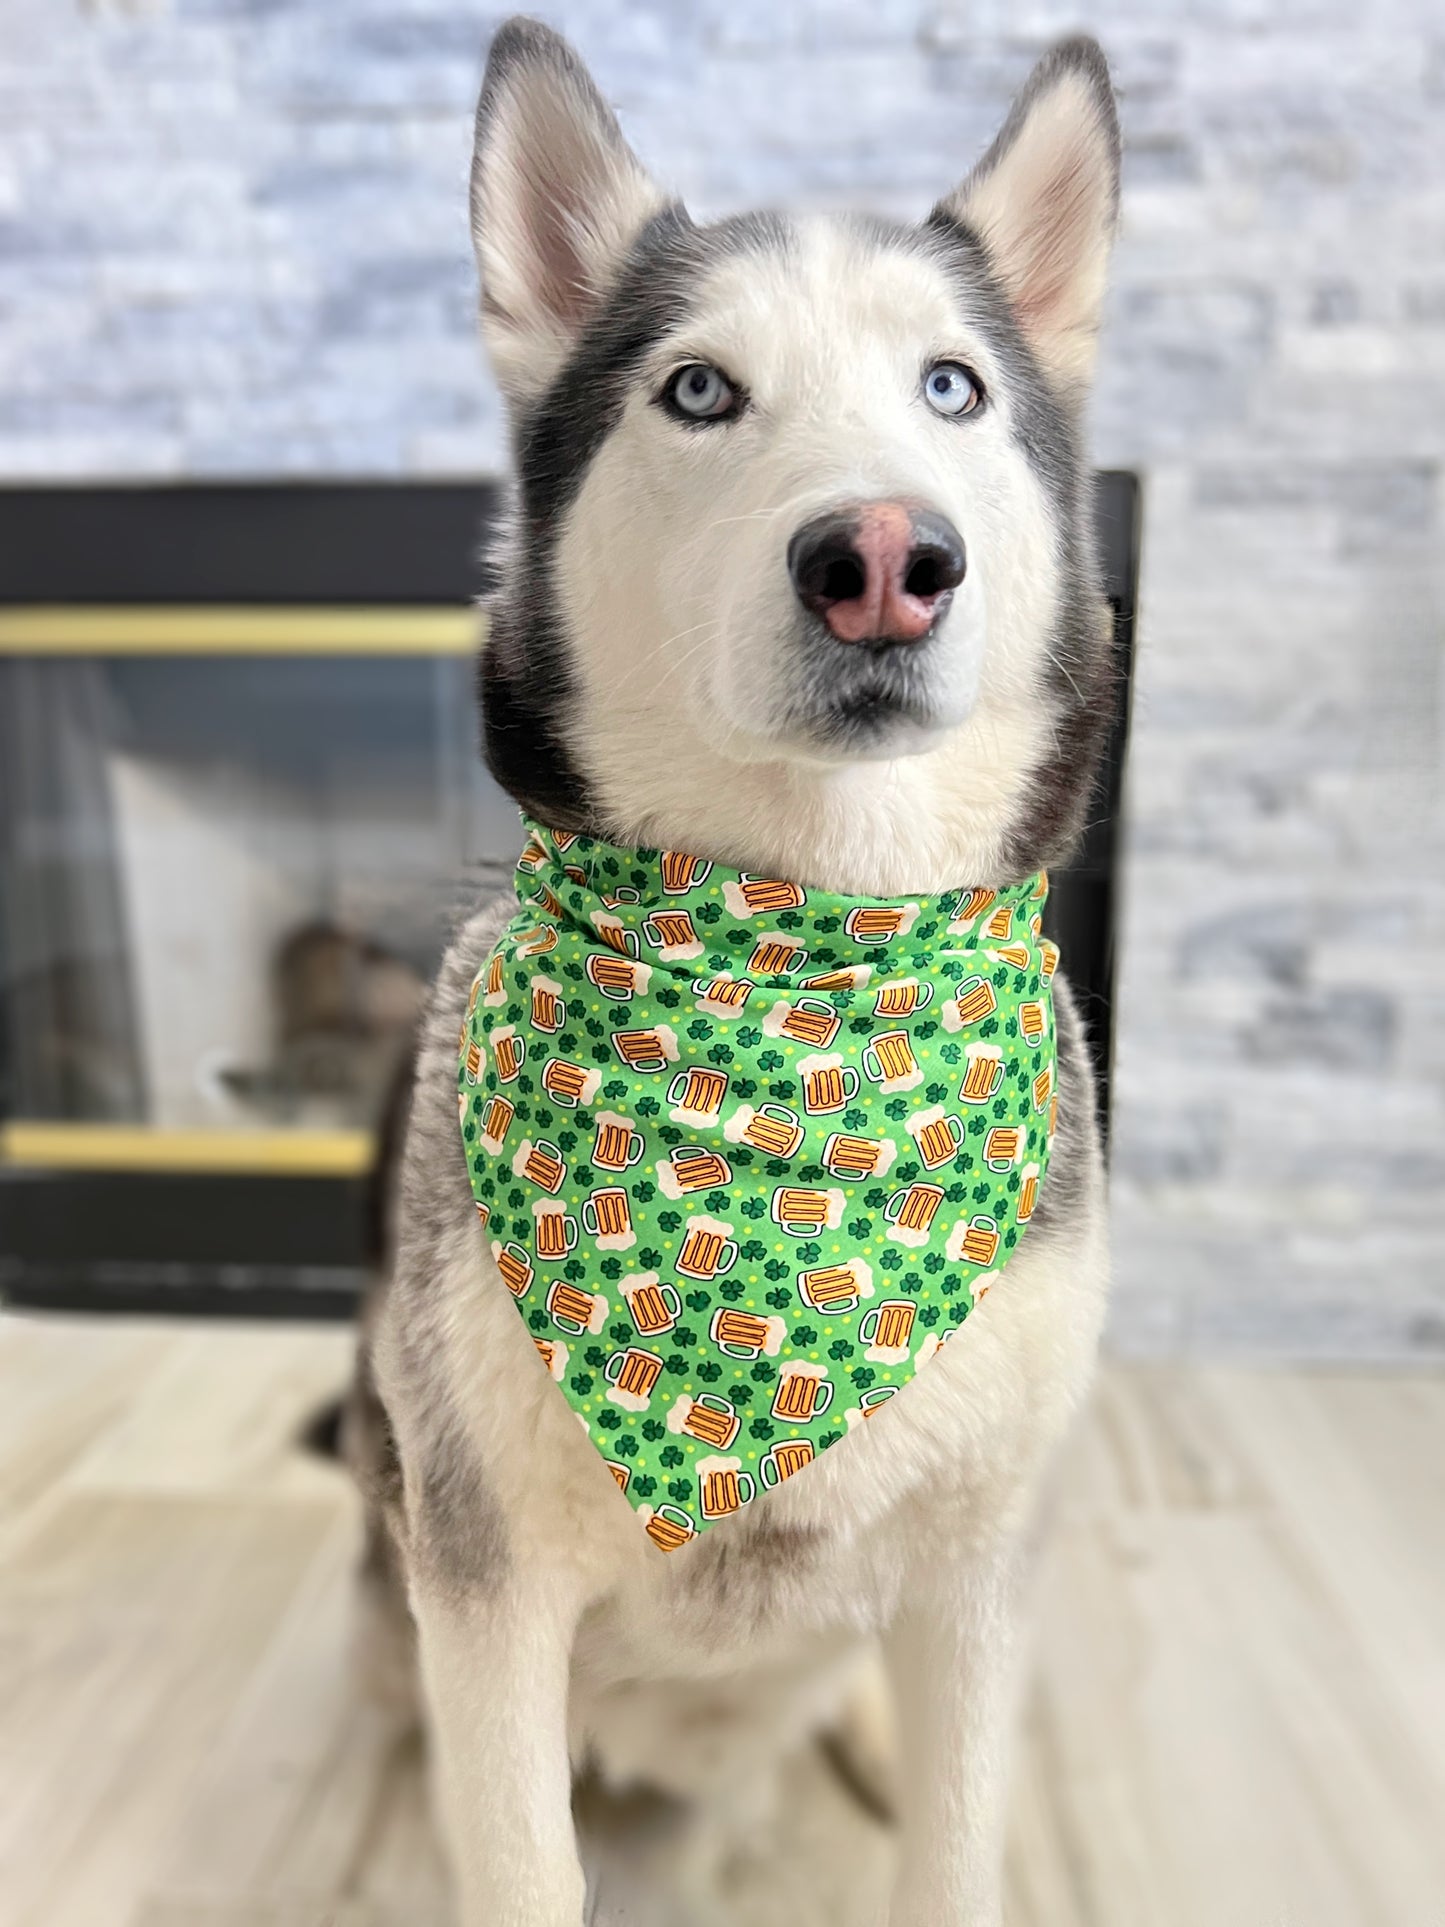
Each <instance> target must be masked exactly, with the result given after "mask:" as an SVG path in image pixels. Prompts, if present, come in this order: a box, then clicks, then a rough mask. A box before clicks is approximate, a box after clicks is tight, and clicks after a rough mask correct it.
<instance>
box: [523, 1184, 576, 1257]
mask: <svg viewBox="0 0 1445 1927" xmlns="http://www.w3.org/2000/svg"><path fill="white" fill-rule="evenodd" d="M532 1216H533V1218H534V1219H535V1220H536V1232H535V1244H536V1250H537V1256H538V1257H539V1258H540V1259H541V1260H542V1261H543V1263H544V1264H559V1263H560V1262H561V1260H562V1259H563V1258H570V1257H571V1255H572V1253H573V1252H574V1251H575V1250H576V1249H577V1220H576V1219H575V1218H574V1217H573V1216H572V1213H571V1212H570V1211H569V1210H568V1209H567V1207H566V1205H565V1204H560V1203H558V1202H557V1201H556V1200H555V1199H553V1198H539V1199H538V1200H537V1202H536V1203H535V1204H534V1205H533V1206H532Z"/></svg>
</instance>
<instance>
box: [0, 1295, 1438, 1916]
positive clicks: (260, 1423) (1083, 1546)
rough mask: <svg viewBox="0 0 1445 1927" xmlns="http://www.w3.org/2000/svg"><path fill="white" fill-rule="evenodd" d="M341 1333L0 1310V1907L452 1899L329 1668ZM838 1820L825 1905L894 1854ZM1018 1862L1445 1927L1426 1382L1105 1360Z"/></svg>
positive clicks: (788, 1909) (1210, 1903)
mask: <svg viewBox="0 0 1445 1927" xmlns="http://www.w3.org/2000/svg"><path fill="white" fill-rule="evenodd" d="M348 1342H349V1341H348V1336H347V1334H345V1333H344V1332H341V1331H315V1330H299V1329H296V1328H289V1327H267V1328H252V1327H237V1326H232V1325H226V1326H219V1325H207V1326H185V1325H162V1324H157V1323H116V1322H106V1323H102V1322H99V1321H93V1320H92V1321H86V1320H69V1319H68V1320H48V1321H45V1320H37V1319H23V1318H20V1317H14V1316H12V1317H8V1318H4V1319H0V1922H3V1927H443V1923H445V1922H446V1919H447V1905H446V1894H445V1883H444V1881H443V1878H442V1876H441V1873H440V1871H439V1868H438V1864H437V1859H436V1855H435V1851H434V1848H433V1845H432V1841H431V1835H430V1830H429V1826H428V1821H427V1813H426V1802H425V1795H424V1788H423V1782H422V1774H421V1769H420V1762H419V1759H418V1756H417V1753H416V1750H415V1747H414V1746H412V1745H407V1744H401V1743H399V1742H398V1741H397V1739H396V1737H395V1735H394V1733H393V1731H392V1729H390V1728H389V1727H388V1726H387V1725H386V1724H385V1722H384V1721H383V1720H382V1718H381V1717H380V1716H379V1715H378V1714H376V1713H375V1712H374V1711H373V1710H371V1709H369V1708H368V1707H366V1706H364V1705H362V1704H360V1703H359V1702H358V1700H357V1698H356V1696H355V1694H354V1692H353V1690H352V1688H351V1686H350V1683H349V1680H348V1676H347V1672H346V1667H345V1662H344V1647H345V1627H346V1618H347V1600H348V1591H347V1576H348V1568H349V1566H350V1564H351V1561H352V1558H353V1555H354V1549H355V1529H356V1522H355V1517H354V1511H353V1506H352V1503H351V1499H350V1495H349V1493H348V1490H347V1488H346V1486H345V1484H344V1482H343V1480H342V1479H341V1478H340V1476H339V1475H338V1474H337V1473H336V1472H335V1471H334V1470H332V1469H331V1468H329V1467H327V1466H324V1465H320V1464H315V1463H312V1462H310V1461H308V1460H307V1459H305V1458H304V1457H302V1456H301V1455H300V1454H299V1453H298V1452H297V1451H296V1450H295V1449H294V1448H293V1446H292V1443H291V1441H292V1439H293V1438H294V1435H295V1431H296V1427H297V1424H298V1422H299V1420H300V1419H301V1418H302V1416H303V1415H304V1414H306V1413H307V1412H308V1411H309V1410H310V1409H311V1408H312V1407H313V1406H314V1405H315V1404H316V1403H318V1402H319V1401H320V1400H321V1399H322V1398H323V1397H324V1396H326V1395H327V1394H328V1393H330V1392H331V1391H332V1390H333V1389H334V1388H335V1387H336V1386H337V1385H339V1383H340V1382H341V1379H342V1377H343V1374H344V1371H345V1365H346V1353H347V1347H348ZM812 1773H813V1769H811V1768H808V1769H804V1773H803V1779H804V1781H806V1782H807V1783H806V1784H802V1785H801V1786H800V1791H799V1794H798V1799H799V1803H800V1812H802V1813H803V1815H804V1818H803V1820H802V1821H801V1822H800V1823H799V1825H798V1826H796V1827H795V1828H794V1829H793V1833H792V1844H793V1849H794V1851H795V1852H797V1851H803V1852H806V1847H807V1840H808V1838H809V1837H810V1836H809V1827H810V1826H813V1827H815V1829H818V1830H820V1832H819V1837H821V1835H822V1834H825V1833H826V1832H827V1830H828V1824H829V1815H828V1803H829V1802H830V1801H831V1802H834V1803H836V1802H837V1801H839V1800H840V1799H841V1798H842V1796H841V1795H840V1794H839V1792H838V1791H837V1788H836V1784H835V1782H834V1781H833V1780H832V1779H831V1778H830V1777H829V1776H828V1775H827V1774H826V1773H824V1772H823V1771H822V1770H821V1768H820V1769H818V1770H817V1772H816V1774H815V1775H814V1776H813V1778H812V1779H809V1777H808V1776H809V1774H812ZM809 1816H811V1818H810V1817H809ZM836 1819H837V1816H836V1815H835V1816H834V1820H835V1821H836ZM836 1831H837V1828H836V1825H835V1827H834V1832H835V1834H836ZM846 1832H847V1834H848V1836H849V1838H850V1839H851V1841H852V1842H853V1846H852V1848H850V1851H852V1852H853V1854H854V1859H853V1861H852V1862H851V1863H850V1864H849V1866H848V1867H847V1868H846V1869H845V1871H846V1874H847V1878H846V1880H845V1881H843V1882H842V1884H843V1885H844V1887H846V1889H847V1890H848V1892H849V1893H850V1894H851V1895H852V1896H853V1902H852V1904H850V1905H844V1904H842V1903H840V1902H836V1901H835V1900H834V1898H833V1897H832V1892H831V1890H833V1889H835V1888H836V1887H837V1885H838V1884H839V1879H840V1876H839V1871H838V1868H837V1867H833V1868H832V1869H830V1876H829V1877H828V1878H826V1879H824V1878H821V1877H820V1880H819V1883H818V1888H817V1891H818V1895H819V1897H820V1899H821V1898H822V1897H823V1896H824V1894H825V1891H828V1896H829V1906H830V1907H831V1908H832V1911H831V1912H830V1913H828V1914H827V1916H826V1917H827V1918H828V1919H829V1922H830V1927H845V1923H851V1921H852V1920H853V1919H855V1918H856V1920H858V1921H859V1922H860V1923H861V1922H863V1921H866V1920H869V1919H870V1917H871V1916H870V1911H869V1910H870V1909H871V1908H872V1907H873V1905H874V1904H875V1903H874V1901H873V1899H872V1896H873V1895H874V1894H876V1891H877V1888H878V1883H879V1880H880V1879H881V1877H882V1869H883V1866H884V1854H885V1850H884V1848H883V1847H882V1845H881V1844H880V1842H879V1840H878V1839H877V1838H876V1837H874V1836H871V1835H870V1830H869V1829H868V1828H867V1827H866V1826H861V1825H859V1824H858V1823H857V1822H856V1820H851V1819H850V1820H848V1821H847V1822H846ZM760 1854H762V1860H761V1861H760V1864H759V1867H757V1868H755V1869H754V1870H753V1875H752V1878H753V1879H754V1881H755V1882H756V1883H760V1885H759V1886H758V1897H757V1898H756V1899H755V1901H753V1902H747V1903H744V1904H743V1905H742V1910H741V1911H740V1912H739V1913H738V1916H737V1918H738V1920H739V1922H740V1923H741V1927H761V1923H762V1922H763V1920H764V1919H765V1917H768V1918H771V1917H774V1915H775V1914H776V1908H774V1907H771V1906H769V1905H768V1904H767V1902H766V1901H765V1899H764V1898H763V1897H762V1895H763V1892H764V1890H765V1889H770V1881H771V1876H770V1875H769V1874H768V1872H767V1867H766V1853H765V1852H764V1851H763V1849H762V1848H761V1847H760ZM1009 1862H1010V1896H1011V1911H1010V1915H1009V1922H1010V1927H1442V1923H1445V1380H1442V1379H1441V1378H1439V1377H1426V1376H1421V1375H1417V1376H1394V1377H1384V1376H1374V1375H1367V1374H1363V1373H1358V1374H1345V1373H1336V1374H1324V1373H1311V1374H1304V1373H1281V1372H1258V1373H1254V1372H1246V1371H1233V1370H1231V1371H1199V1370H1184V1369H1161V1368H1149V1369H1144V1368H1132V1369H1126V1368H1122V1367H1117V1366H1116V1367H1114V1368H1112V1369H1110V1370H1109V1371H1108V1372H1107V1373H1106V1375H1105V1377H1104V1379H1103V1381H1102V1384H1101V1386H1100V1390H1099V1393H1098V1396H1097V1398H1096V1400H1095V1403H1094V1407H1093V1410H1092V1412H1091V1414H1090V1417H1089V1420H1088V1422H1087V1423H1086V1425H1085V1426H1084V1428H1083V1430H1082V1431H1081V1433H1080V1435H1079V1437H1078V1439H1077V1441H1076V1443H1075V1445H1074V1446H1073V1448H1072V1450H1071V1451H1070V1453H1069V1457H1068V1463H1067V1466H1066V1475H1065V1481H1064V1489H1063V1491H1062V1493H1061V1494H1060V1497H1059V1501H1058V1504H1057V1507H1056V1510H1055V1521H1054V1527H1053V1532H1052V1539H1051V1547H1050V1552H1049V1556H1048V1564H1047V1571H1046V1574H1045V1581H1044V1591H1043V1611H1042V1624H1041V1629H1040V1637H1039V1651H1038V1657H1037V1662H1036V1667H1035V1678H1034V1684H1033V1688H1032V1691H1031V1693H1030V1696H1029V1702H1028V1712H1027V1721H1026V1730H1025V1734H1024V1741H1023V1747H1022V1752H1021V1757H1020V1762H1019V1769H1018V1775H1017V1786H1016V1793H1015V1801H1014V1819H1013V1827H1012V1834H1011V1842H1010V1850H1009ZM779 1878H780V1879H781V1876H779ZM744 1885H746V1881H744ZM773 1898H774V1900H775V1901H776V1902H777V1903H778V1906H780V1907H783V1911H784V1912H785V1913H786V1917H787V1918H788V1919H789V1920H794V1921H796V1922H797V1924H798V1927H805V1922H808V1921H811V1919H812V1914H811V1913H810V1912H808V1911H807V1910H806V1909H803V1910H798V1909H797V1908H796V1901H795V1899H794V1898H791V1897H787V1896H785V1895H784V1893H783V1888H782V1886H779V1887H777V1889H776V1891H775V1892H774V1894H773ZM785 1900H786V1906H783V1903H784V1901H785ZM777 1917H782V1915H781V1914H778V1915H777ZM821 1917H823V1916H822V1915H821V1914H820V1918H821ZM607 1918H609V1919H616V1920H619V1921H620V1920H623V1919H631V1920H639V1921H640V1920H641V1919H642V1918H644V1912H643V1911H637V1912H632V1911H630V1910H629V1908H628V1907H627V1906H626V1905H625V1904H620V1905H618V1906H617V1907H616V1908H615V1909H614V1910H613V1911H612V1912H610V1913H608V1914H607Z"/></svg>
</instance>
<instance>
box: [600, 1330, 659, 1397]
mask: <svg viewBox="0 0 1445 1927" xmlns="http://www.w3.org/2000/svg"><path fill="white" fill-rule="evenodd" d="M602 1376H603V1377H604V1378H605V1379H606V1380H607V1383H608V1385H609V1386H610V1387H611V1390H610V1391H609V1392H608V1394H607V1396H608V1398H609V1399H611V1401H612V1403H613V1404H614V1405H621V1406H623V1407H624V1408H625V1409H626V1410H627V1411H629V1412H645V1411H646V1410H647V1407H648V1402H649V1400H650V1399H651V1397H652V1393H653V1389H654V1387H655V1386H656V1384H657V1381H658V1379H660V1378H661V1377H662V1360H661V1359H660V1358H659V1357H658V1356H657V1353H656V1352H647V1351H644V1350H643V1349H642V1347H641V1346H640V1345H629V1346H628V1347H627V1349H626V1351H621V1352H613V1353H612V1355H611V1357H610V1358H609V1359H608V1360H607V1363H606V1364H605V1365H604V1366H603V1367H602Z"/></svg>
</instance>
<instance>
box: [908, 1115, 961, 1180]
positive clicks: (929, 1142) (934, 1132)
mask: <svg viewBox="0 0 1445 1927" xmlns="http://www.w3.org/2000/svg"><path fill="white" fill-rule="evenodd" d="M905 1128H906V1130H907V1132H908V1135H909V1136H910V1137H911V1138H912V1139H913V1142H914V1144H915V1146H916V1147H917V1150H918V1155H919V1157H920V1158H921V1159H922V1161H923V1163H924V1165H925V1167H926V1168H927V1169H928V1170H930V1171H936V1170H937V1169H938V1168H939V1166H940V1165H943V1164H952V1162H953V1160H954V1159H955V1158H956V1157H957V1156H958V1154H959V1152H960V1151H961V1150H962V1149H963V1119H962V1118H961V1117H955V1116H954V1115H953V1114H952V1113H951V1112H946V1111H945V1110H944V1108H943V1106H942V1105H941V1104H935V1105H933V1106H932V1107H931V1108H930V1109H928V1110H926V1111H915V1112H914V1113H913V1115H912V1117H910V1118H909V1120H908V1123H907V1125H906V1126H905Z"/></svg>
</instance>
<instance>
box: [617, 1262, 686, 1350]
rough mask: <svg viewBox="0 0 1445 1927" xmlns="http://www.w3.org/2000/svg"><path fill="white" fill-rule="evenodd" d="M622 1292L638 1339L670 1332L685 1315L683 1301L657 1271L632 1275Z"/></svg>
mask: <svg viewBox="0 0 1445 1927" xmlns="http://www.w3.org/2000/svg"><path fill="white" fill-rule="evenodd" d="M622 1295H623V1297H624V1298H625V1299H626V1300H627V1309H628V1310H629V1311H630V1312H631V1313H632V1322H633V1324H634V1325H636V1327H637V1335H638V1337H639V1338H657V1337H659V1336H660V1335H661V1334H662V1333H663V1332H670V1331H671V1330H672V1328H673V1326H674V1325H675V1324H676V1323H677V1321H678V1319H679V1318H681V1316H682V1300H681V1299H680V1298H679V1297H678V1295H677V1292H676V1290H675V1288H674V1287H673V1286H672V1285H665V1284H663V1283H662V1281H661V1280H660V1279H659V1278H658V1275H657V1273H656V1272H655V1271H639V1272H638V1273H637V1274H636V1276H635V1277H632V1278H629V1279H628V1280H627V1281H626V1283H625V1284H624V1285H623V1287H622Z"/></svg>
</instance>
